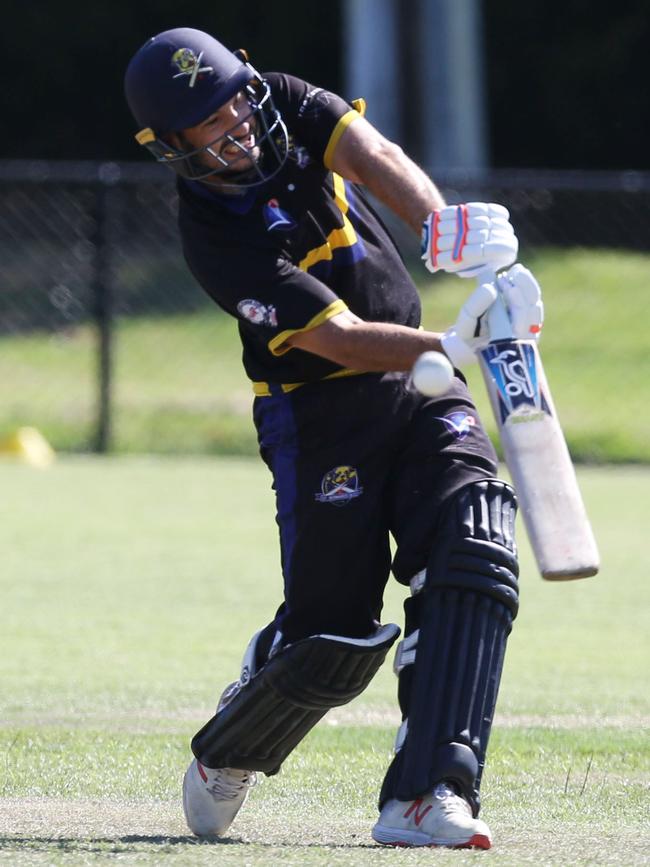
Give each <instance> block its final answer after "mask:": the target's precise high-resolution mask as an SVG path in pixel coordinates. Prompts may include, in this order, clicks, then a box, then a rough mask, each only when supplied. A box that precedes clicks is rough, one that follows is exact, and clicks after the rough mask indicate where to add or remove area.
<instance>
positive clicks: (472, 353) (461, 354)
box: [440, 283, 497, 369]
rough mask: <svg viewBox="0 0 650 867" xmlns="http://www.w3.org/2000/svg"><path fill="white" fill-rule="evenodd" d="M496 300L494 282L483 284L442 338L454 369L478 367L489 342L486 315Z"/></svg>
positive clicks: (477, 288)
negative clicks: (481, 351) (477, 357)
mask: <svg viewBox="0 0 650 867" xmlns="http://www.w3.org/2000/svg"><path fill="white" fill-rule="evenodd" d="M496 297H497V290H496V288H495V286H494V284H493V283H481V284H480V285H479V286H477V287H476V289H475V290H474V291H473V292H472V294H471V295H470V296H469V298H468V299H467V301H466V302H465V303H464V304H463V306H462V307H461V308H460V313H459V314H458V319H457V320H456V322H455V323H454V325H452V326H451V328H449V329H448V330H447V331H445V333H444V334H443V335H442V336H441V338H440V342H441V344H442V348H443V350H444V352H445V355H446V356H447V358H448V359H449V360H450V361H451V363H452V364H453V365H454V367H459V368H461V369H462V368H464V367H467V366H468V365H470V364H474V363H475V361H476V353H477V351H478V350H479V349H482V348H483V347H484V346H487V344H488V343H489V340H490V335H489V333H488V327H487V322H486V319H487V317H486V316H485V313H487V311H488V310H489V308H490V307H491V306H492V304H493V302H494V300H495V298H496Z"/></svg>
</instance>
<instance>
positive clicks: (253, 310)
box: [237, 298, 278, 328]
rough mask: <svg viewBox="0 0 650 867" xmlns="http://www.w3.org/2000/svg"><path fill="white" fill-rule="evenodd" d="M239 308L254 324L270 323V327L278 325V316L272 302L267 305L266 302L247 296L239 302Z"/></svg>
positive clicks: (245, 317)
mask: <svg viewBox="0 0 650 867" xmlns="http://www.w3.org/2000/svg"><path fill="white" fill-rule="evenodd" d="M237 310H238V312H239V313H240V314H241V315H242V316H243V317H244V319H248V321H249V322H252V323H253V325H268V326H269V327H270V328H276V327H277V324H278V316H277V313H276V312H275V307H273V305H272V304H269V305H268V306H267V305H266V304H262V303H261V301H255V300H254V299H253V298H245V299H244V300H243V301H240V302H239V304H238V305H237Z"/></svg>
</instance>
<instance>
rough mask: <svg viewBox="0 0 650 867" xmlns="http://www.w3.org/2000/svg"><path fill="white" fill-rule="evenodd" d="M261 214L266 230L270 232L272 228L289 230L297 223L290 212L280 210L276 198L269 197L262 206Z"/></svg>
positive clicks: (282, 230)
mask: <svg viewBox="0 0 650 867" xmlns="http://www.w3.org/2000/svg"><path fill="white" fill-rule="evenodd" d="M262 214H263V216H264V222H265V223H266V230H267V232H271V231H273V230H274V229H276V230H279V231H281V232H289V231H290V230H291V229H294V228H295V227H296V225H297V223H296V221H295V220H294V218H293V217H292V216H291V214H288V213H287V212H286V211H283V210H282V208H281V207H280V204H279V202H278V200H277V199H269V200H268V202H267V203H266V204H265V205H264V207H263V208H262Z"/></svg>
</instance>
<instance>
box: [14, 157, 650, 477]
mask: <svg viewBox="0 0 650 867" xmlns="http://www.w3.org/2000/svg"><path fill="white" fill-rule="evenodd" d="M438 180H439V185H440V186H441V188H442V190H443V192H444V193H445V195H446V196H447V199H448V201H452V202H453V201H468V200H473V199H475V200H483V201H486V200H487V201H498V202H502V203H504V204H506V205H507V206H508V207H509V208H510V210H511V213H512V219H513V223H514V225H515V227H516V230H517V233H518V235H519V237H520V240H521V243H522V260H523V261H524V262H526V263H527V264H529V263H535V267H536V268H537V264H539V265H540V267H541V269H542V272H544V273H546V274H548V275H550V276H551V277H552V276H553V274H555V275H560V274H561V275H562V281H564V280H565V278H567V279H568V284H570V285H571V287H572V290H571V292H570V293H568V292H565V294H564V296H562V297H556V295H554V294H553V291H552V287H551V286H550V285H547V283H548V282H549V281H548V279H547V280H546V282H544V284H543V285H544V289H545V292H547V290H550V294H549V292H547V294H546V298H547V309H548V312H549V319H550V318H551V317H550V313H551V310H552V309H555V310H558V311H561V313H562V318H563V319H562V321H563V323H564V325H563V327H562V328H560V327H559V320H558V326H557V327H555V326H554V333H555V334H556V341H555V343H553V342H552V340H551V342H550V344H549V349H551V350H554V351H553V352H552V353H551V352H547V351H546V350H545V349H544V348H543V355H544V357H545V361H546V363H547V367H548V366H549V362H550V366H551V367H552V366H553V359H554V358H555V357H556V356H557V359H558V360H557V372H556V371H555V370H554V375H555V376H558V377H561V379H562V382H561V383H560V391H561V394H562V396H563V400H559V395H557V394H556V402H558V403H559V404H560V407H561V409H562V412H561V415H562V417H563V420H565V419H567V418H568V422H569V424H568V425H566V424H565V427H566V429H567V434H568V438H569V442H570V445H571V447H572V449H573V451H574V454H575V455H576V456H577V457H579V458H580V457H582V458H585V459H600V460H650V445H648V444H649V443H650V423H649V421H648V416H649V414H650V411H648V410H646V408H645V402H644V401H643V400H642V401H641V402H642V404H643V407H642V411H641V415H642V418H641V421H640V422H639V421H638V420H635V421H634V423H633V425H632V426H633V427H634V430H632V431H630V430H628V429H626V428H627V427H629V426H630V424H631V422H628V423H625V416H626V413H628V414H629V413H630V411H631V409H632V408H633V407H636V406H638V403H639V397H640V396H641V398H642V397H643V391H642V392H641V395H639V388H641V389H645V394H646V395H647V394H648V387H647V385H646V383H647V382H648V381H649V380H650V376H649V374H650V368H649V366H648V364H649V362H648V359H650V341H648V338H647V337H646V336H645V334H646V330H647V329H646V327H645V322H647V319H648V310H649V305H648V300H647V291H648V289H649V287H650V256H648V255H647V254H646V251H647V249H648V238H649V237H650V176H648V175H643V174H639V173H634V172H627V173H599V174H588V173H551V172H521V171H513V172H506V171H493V172H489V173H485V174H483V175H480V176H477V175H474V176H472V175H468V174H460V173H459V174H454V175H447V176H445V177H443V178H438ZM0 201H1V205H2V206H1V207H0V439H1V438H2V437H3V436H7V435H8V434H10V433H11V432H12V431H13V430H15V429H16V428H18V427H20V426H24V425H30V426H34V427H37V428H39V429H40V430H41V431H42V433H43V434H44V435H45V436H46V437H47V438H48V439H49V441H50V442H51V443H52V445H53V446H54V447H55V448H56V449H60V450H68V451H109V450H117V451H140V452H147V451H151V452H174V451H176V452H221V453H236V454H245V453H250V452H253V451H254V450H255V442H254V433H253V429H252V425H251V423H250V418H249V416H250V405H251V399H252V396H251V391H250V386H249V383H248V382H247V380H246V378H245V376H244V374H243V371H242V370H241V365H240V360H239V358H240V351H239V348H238V337H237V333H236V328H235V327H234V325H233V323H232V321H231V320H229V318H228V317H226V316H225V315H224V314H222V313H220V312H219V310H218V309H217V308H216V307H215V305H214V304H213V303H212V302H211V301H210V299H209V298H208V297H207V296H206V295H204V293H203V292H202V290H201V289H200V288H199V287H198V286H197V285H196V283H195V282H194V280H193V278H192V277H191V276H190V274H189V273H188V271H187V269H186V267H185V265H184V262H183V259H182V255H181V251H180V244H179V240H178V233H177V229H176V221H175V211H176V197H175V189H174V183H173V177H172V176H171V173H169V172H168V171H167V170H165V169H162V168H160V167H158V166H155V165H151V166H149V165H146V164H143V165H139V164H116V163H101V164H97V163H65V162H61V163H45V162H22V161H11V162H5V163H0ZM387 219H388V220H389V222H390V223H391V228H393V229H394V230H395V232H396V234H397V236H398V241H399V242H400V243H401V245H402V246H403V249H404V251H405V255H406V257H407V259H408V260H409V261H410V260H411V259H413V262H414V264H415V258H416V256H417V250H416V246H417V244H416V243H415V242H414V240H413V239H412V238H410V237H409V235H408V233H407V232H406V231H405V230H404V229H403V228H402V227H401V226H399V225H398V224H395V222H394V221H393V220H391V218H390V215H387ZM554 263H555V266H554ZM590 263H592V265H590ZM554 267H555V270H554ZM558 269H559V270H558ZM414 274H416V275H418V276H417V277H416V279H418V281H423V282H424V280H425V277H424V275H423V274H422V271H421V270H420V269H419V267H418V270H417V271H416V270H415V269H414ZM567 274H568V277H567ZM581 275H582V276H581ZM616 275H620V278H619V277H617V276H616ZM455 279H456V278H454V280H455ZM612 281H614V285H613V290H614V291H612ZM551 282H553V281H551ZM585 283H586V284H587V285H585ZM568 284H567V285H568ZM432 285H433V284H432ZM563 285H564V283H563ZM463 288H465V287H463ZM468 288H469V287H468ZM429 291H431V292H433V293H435V291H436V290H435V289H431V290H429V289H427V290H425V293H424V294H425V296H426V295H428V293H429ZM443 295H444V292H443ZM590 298H591V299H593V300H590ZM460 300H461V296H459V295H458V294H457V289H456V290H455V301H454V302H453V303H454V305H456V306H458V304H459V303H460ZM551 301H552V302H553V304H552V306H551ZM425 304H426V300H425ZM586 320H588V321H589V323H590V325H589V327H590V328H591V329H592V330H593V345H591V344H587V343H585V341H583V344H585V346H586V349H583V352H582V357H575V355H574V352H575V351H576V349H577V347H578V346H579V345H580V339H578V338H579V337H580V328H581V327H582V325H581V323H583V322H584V321H586ZM567 322H569V323H573V325H572V328H573V329H574V330H573V334H574V335H575V336H576V340H575V341H573V340H572V331H571V328H568V327H566V323H567ZM445 324H446V323H445ZM629 334H633V335H634V336H633V338H632V339H628V335H629ZM558 335H562V342H561V341H560V340H559V336H558ZM644 341H645V350H644ZM603 353H605V355H606V358H603V357H602V355H603ZM632 371H634V374H633V373H632ZM551 382H552V384H553V386H554V391H555V381H554V379H551ZM617 414H618V417H617ZM585 416H587V417H586V418H585Z"/></svg>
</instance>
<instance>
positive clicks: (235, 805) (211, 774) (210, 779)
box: [183, 759, 256, 837]
mask: <svg viewBox="0 0 650 867" xmlns="http://www.w3.org/2000/svg"><path fill="white" fill-rule="evenodd" d="M255 783H256V778H255V772H254V771H240V770H237V769H236V768H217V769H216V770H215V769H213V768H206V767H205V765H202V764H201V763H200V762H199V761H197V759H194V760H193V761H192V762H191V764H190V766H189V768H188V769H187V771H186V773H185V777H184V779H183V810H184V812H185V819H186V820H187V824H188V826H189V828H190V830H191V831H193V832H194V833H195V834H196V836H197V837H211V836H220V835H222V834H225V832H226V831H227V830H228V828H229V827H230V826H231V824H232V822H233V820H234V818H235V816H236V815H237V813H238V812H239V811H240V809H241V808H242V806H243V805H244V801H245V800H246V798H247V796H248V791H249V789H250V788H251V787H252V786H254V785H255Z"/></svg>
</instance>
